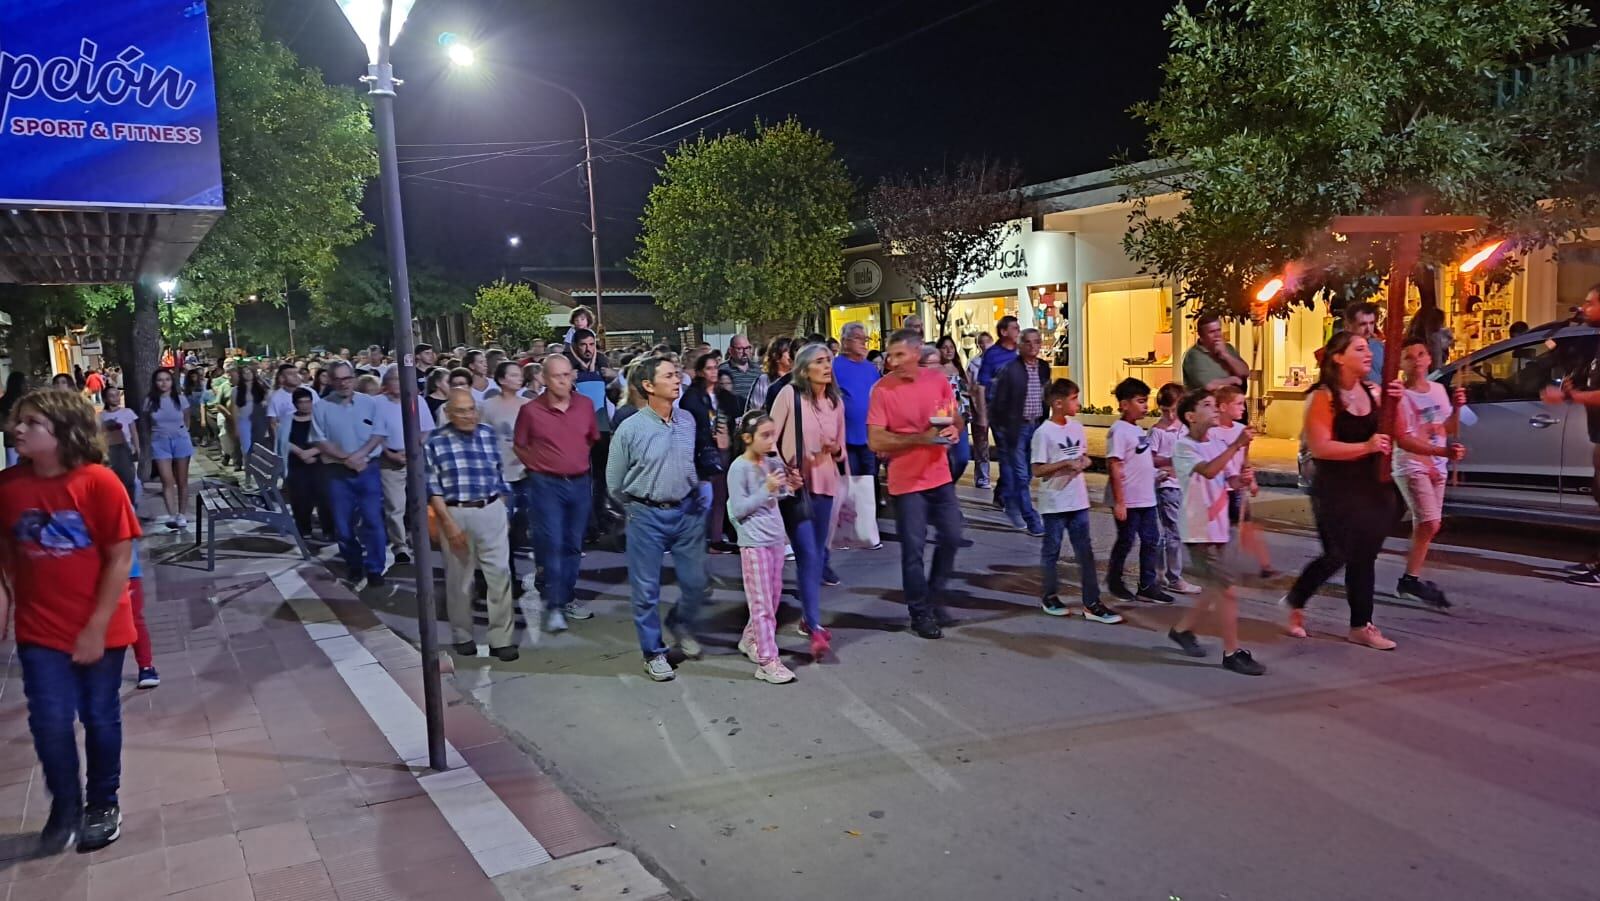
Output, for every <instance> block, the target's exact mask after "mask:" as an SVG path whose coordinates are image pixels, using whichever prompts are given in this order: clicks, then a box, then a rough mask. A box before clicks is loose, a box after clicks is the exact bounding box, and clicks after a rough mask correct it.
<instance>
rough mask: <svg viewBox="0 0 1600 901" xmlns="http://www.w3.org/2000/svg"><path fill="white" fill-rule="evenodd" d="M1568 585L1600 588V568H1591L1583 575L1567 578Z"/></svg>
mask: <svg viewBox="0 0 1600 901" xmlns="http://www.w3.org/2000/svg"><path fill="white" fill-rule="evenodd" d="M1567 584H1568V585H1587V586H1588V587H1590V588H1600V570H1591V571H1590V572H1588V573H1585V574H1584V575H1581V576H1573V577H1572V578H1570V579H1568V580H1567Z"/></svg>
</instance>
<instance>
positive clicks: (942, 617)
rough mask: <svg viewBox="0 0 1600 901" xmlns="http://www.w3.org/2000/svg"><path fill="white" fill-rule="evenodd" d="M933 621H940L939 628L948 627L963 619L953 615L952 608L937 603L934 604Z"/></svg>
mask: <svg viewBox="0 0 1600 901" xmlns="http://www.w3.org/2000/svg"><path fill="white" fill-rule="evenodd" d="M933 621H934V622H936V623H938V624H939V628H941V629H948V628H950V627H951V626H954V625H956V624H957V623H959V622H961V620H959V619H956V618H955V617H954V616H951V615H950V608H949V607H946V606H945V605H943V604H937V605H935V606H934V608H933Z"/></svg>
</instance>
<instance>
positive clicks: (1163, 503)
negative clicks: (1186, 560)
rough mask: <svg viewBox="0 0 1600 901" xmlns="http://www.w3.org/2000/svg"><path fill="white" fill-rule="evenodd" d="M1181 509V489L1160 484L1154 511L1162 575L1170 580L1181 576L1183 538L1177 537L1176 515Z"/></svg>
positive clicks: (1176, 579)
mask: <svg viewBox="0 0 1600 901" xmlns="http://www.w3.org/2000/svg"><path fill="white" fill-rule="evenodd" d="M1182 510H1183V489H1181V488H1168V487H1166V486H1162V487H1160V488H1157V489H1156V513H1157V516H1159V517H1160V519H1161V553H1162V556H1163V558H1164V569H1165V571H1164V572H1163V573H1162V575H1164V576H1166V577H1167V578H1168V579H1169V580H1171V581H1174V582H1176V581H1178V580H1179V579H1181V578H1183V539H1182V538H1179V537H1178V516H1179V514H1180V513H1181V512H1182Z"/></svg>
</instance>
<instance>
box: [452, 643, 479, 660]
mask: <svg viewBox="0 0 1600 901" xmlns="http://www.w3.org/2000/svg"><path fill="white" fill-rule="evenodd" d="M450 650H452V651H455V652H456V656H457V657H476V656H478V643H477V642H476V641H461V642H457V643H455V644H453V645H451V646H450Z"/></svg>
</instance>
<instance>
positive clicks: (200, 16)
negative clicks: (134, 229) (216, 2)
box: [0, 0, 222, 210]
mask: <svg viewBox="0 0 1600 901" xmlns="http://www.w3.org/2000/svg"><path fill="white" fill-rule="evenodd" d="M0 205H6V206H18V207H51V206H56V207H107V208H120V207H135V208H140V207H144V208H155V209H202V210H205V209H221V208H222V164H221V158H220V156H219V155H218V149H217V97H216V90H215V87H214V85H213V80H212V69H211V38H210V35H209V34H208V33H207V30H206V8H205V4H204V3H203V2H201V0H114V2H111V0H16V2H14V0H0Z"/></svg>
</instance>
